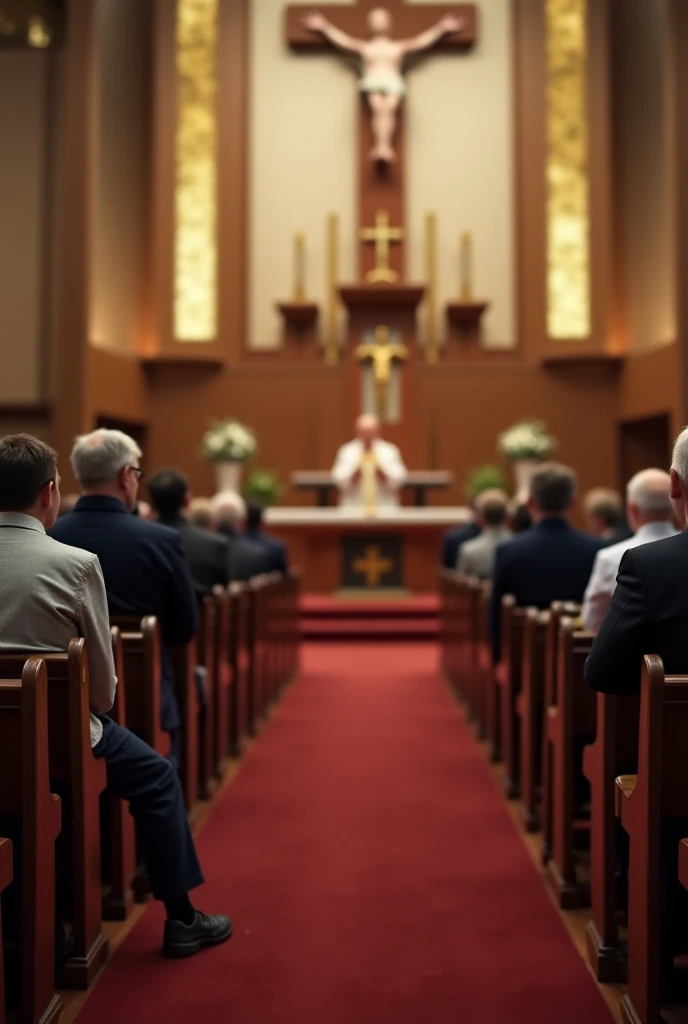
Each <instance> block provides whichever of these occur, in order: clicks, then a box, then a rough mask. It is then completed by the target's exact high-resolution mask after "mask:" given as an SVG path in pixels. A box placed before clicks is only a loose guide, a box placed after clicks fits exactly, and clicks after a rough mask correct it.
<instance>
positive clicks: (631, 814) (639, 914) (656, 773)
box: [616, 655, 688, 1024]
mask: <svg viewBox="0 0 688 1024" xmlns="http://www.w3.org/2000/svg"><path fill="white" fill-rule="evenodd" d="M686 736H688V676H665V675H664V666H663V665H662V661H661V658H658V657H657V656H656V655H646V657H645V659H644V664H643V671H642V682H641V694H640V718H639V730H638V772H637V775H622V776H620V777H619V778H618V779H617V789H616V810H617V813H618V814H619V816H620V818H621V824H622V825H623V827H624V829H625V830H626V832H627V833H628V837H629V841H630V859H629V869H628V993H627V995H625V996H624V997H623V1000H622V1003H621V1014H622V1017H623V1019H624V1021H625V1022H626V1024H656V1022H657V1021H658V1020H659V1019H660V925H661V922H660V891H661V871H662V864H661V840H662V829H663V827H664V826H665V825H666V824H668V823H669V822H671V821H672V820H673V821H674V822H676V821H677V820H678V819H685V818H688V785H687V784H686V772H687V770H688V745H687V744H686ZM677 853H678V851H677ZM673 870H675V871H677V870H678V864H676V866H675V867H674V869H673ZM684 870H685V862H684Z"/></svg>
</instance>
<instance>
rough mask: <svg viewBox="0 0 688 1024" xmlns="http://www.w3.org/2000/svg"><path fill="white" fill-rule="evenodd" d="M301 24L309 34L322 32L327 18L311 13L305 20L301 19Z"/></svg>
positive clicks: (314, 12) (316, 12)
mask: <svg viewBox="0 0 688 1024" xmlns="http://www.w3.org/2000/svg"><path fill="white" fill-rule="evenodd" d="M301 24H302V25H303V27H304V28H307V29H308V31H309V32H323V31H324V29H325V27H326V25H327V18H326V17H325V15H324V14H320V13H319V12H318V11H313V12H312V13H311V14H307V15H306V17H305V18H302V19H301Z"/></svg>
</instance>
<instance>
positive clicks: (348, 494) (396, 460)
mask: <svg viewBox="0 0 688 1024" xmlns="http://www.w3.org/2000/svg"><path fill="white" fill-rule="evenodd" d="M371 450H372V453H373V455H374V457H375V463H376V465H377V466H378V467H379V469H381V470H382V472H383V473H384V474H385V476H386V477H387V482H386V483H382V482H380V481H378V483H377V486H376V498H375V505H376V506H377V508H378V509H389V508H396V507H397V505H398V504H399V488H400V487H401V485H402V484H403V482H404V480H405V479H406V466H405V465H404V462H403V459H402V458H401V453H400V451H399V449H398V448H397V446H396V445H395V444H390V443H389V441H383V440H382V439H381V438H377V439H376V440H375V441H373V443H372V447H371ZM364 452H365V448H364V445H363V442H362V441H359V440H358V439H356V440H355V441H349V443H348V444H343V445H342V447H341V448H340V449H339V451H338V452H337V458H336V459H335V463H334V466H333V468H332V479H333V480H334V482H335V483H336V485H337V487H339V504H340V507H342V508H360V509H363V507H364V505H365V497H364V494H363V481H362V480H359V481H358V482H357V483H356V484H352V483H351V478H352V476H353V475H354V473H355V472H356V470H357V469H360V468H361V464H362V460H363V454H364Z"/></svg>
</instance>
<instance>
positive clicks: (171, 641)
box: [52, 430, 198, 753]
mask: <svg viewBox="0 0 688 1024" xmlns="http://www.w3.org/2000/svg"><path fill="white" fill-rule="evenodd" d="M140 458H141V450H140V448H139V447H138V445H137V444H136V442H135V441H134V440H133V439H132V438H131V437H128V436H127V435H126V434H123V433H122V432H121V431H119V430H96V431H94V432H93V433H92V434H85V435H84V436H83V437H78V438H77V439H76V441H75V442H74V447H73V448H72V455H71V463H72V470H73V472H74V476H75V477H76V479H77V481H78V483H79V487H80V488H81V494H82V496H81V497H80V498H79V500H78V502H77V503H76V505H75V507H74V510H73V512H71V513H70V515H68V516H63V517H62V518H61V519H58V521H57V523H56V524H55V526H54V528H53V530H52V536H53V537H54V538H55V539H56V540H59V541H62V543H63V544H71V546H72V547H75V548H84V550H85V551H92V552H93V554H94V555H97V556H98V560H99V561H100V565H101V568H102V570H103V576H104V578H105V589H106V591H107V597H108V607H109V610H110V615H137V616H143V615H155V616H157V618H158V621H159V623H160V630H161V634H162V645H163V652H162V688H161V694H160V718H161V723H160V724H161V727H162V728H163V729H164V730H165V732H168V733H170V736H171V739H172V750H173V753H176V748H177V743H178V730H179V727H180V725H181V719H180V716H179V705H178V703H177V696H176V694H175V689H174V679H173V674H172V666H171V663H170V659H169V656H168V655H167V653H166V648H167V647H176V646H180V645H182V644H186V643H188V642H189V641H190V640H191V639H192V638H193V636H194V635H195V633H196V628H197V626H198V606H197V601H196V595H195V592H194V586H193V582H192V580H191V576H190V575H189V567H188V565H187V564H186V559H185V558H184V553H183V551H182V547H181V542H180V539H179V534H178V533H177V532H176V531H175V530H170V529H169V528H168V527H166V526H160V525H159V524H158V523H151V522H148V521H147V520H145V519H140V518H139V517H137V516H133V515H131V512H132V511H133V510H134V508H135V507H136V504H137V497H138V490H139V483H140V480H141V476H142V474H143V470H142V469H141V467H140V464H139V460H140Z"/></svg>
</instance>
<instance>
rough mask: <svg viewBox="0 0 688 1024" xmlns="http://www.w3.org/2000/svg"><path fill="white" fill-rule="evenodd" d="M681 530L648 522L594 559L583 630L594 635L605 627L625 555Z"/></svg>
mask: <svg viewBox="0 0 688 1024" xmlns="http://www.w3.org/2000/svg"><path fill="white" fill-rule="evenodd" d="M677 532H678V531H677V530H676V529H674V527H673V525H672V524H671V523H668V522H662V523H647V524H646V525H645V526H641V527H640V529H639V530H638V532H637V533H636V534H635V535H634V536H633V537H629V538H628V540H622V541H619V543H618V544H612V545H611V547H608V548H602V549H601V551H598V552H597V555H596V556H595V563H594V565H593V567H592V574H591V576H590V582H589V583H588V586H587V589H586V591H585V597H584V599H583V628H584V629H586V630H589V631H590V632H592V633H594V632H597V630H598V629H599V628H600V626H601V625H602V622H603V620H604V617H605V615H606V614H607V609H608V608H609V604H610V602H611V599H612V595H613V594H614V591H615V590H616V577H617V575H618V572H619V565H620V564H621V559H622V558H623V555H624V552H625V551H628V549H629V548H637V547H639V546H640V545H641V544H651V543H652V542H653V541H655V540H664V539H665V538H667V537H674V536H675V535H676V533H677Z"/></svg>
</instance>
